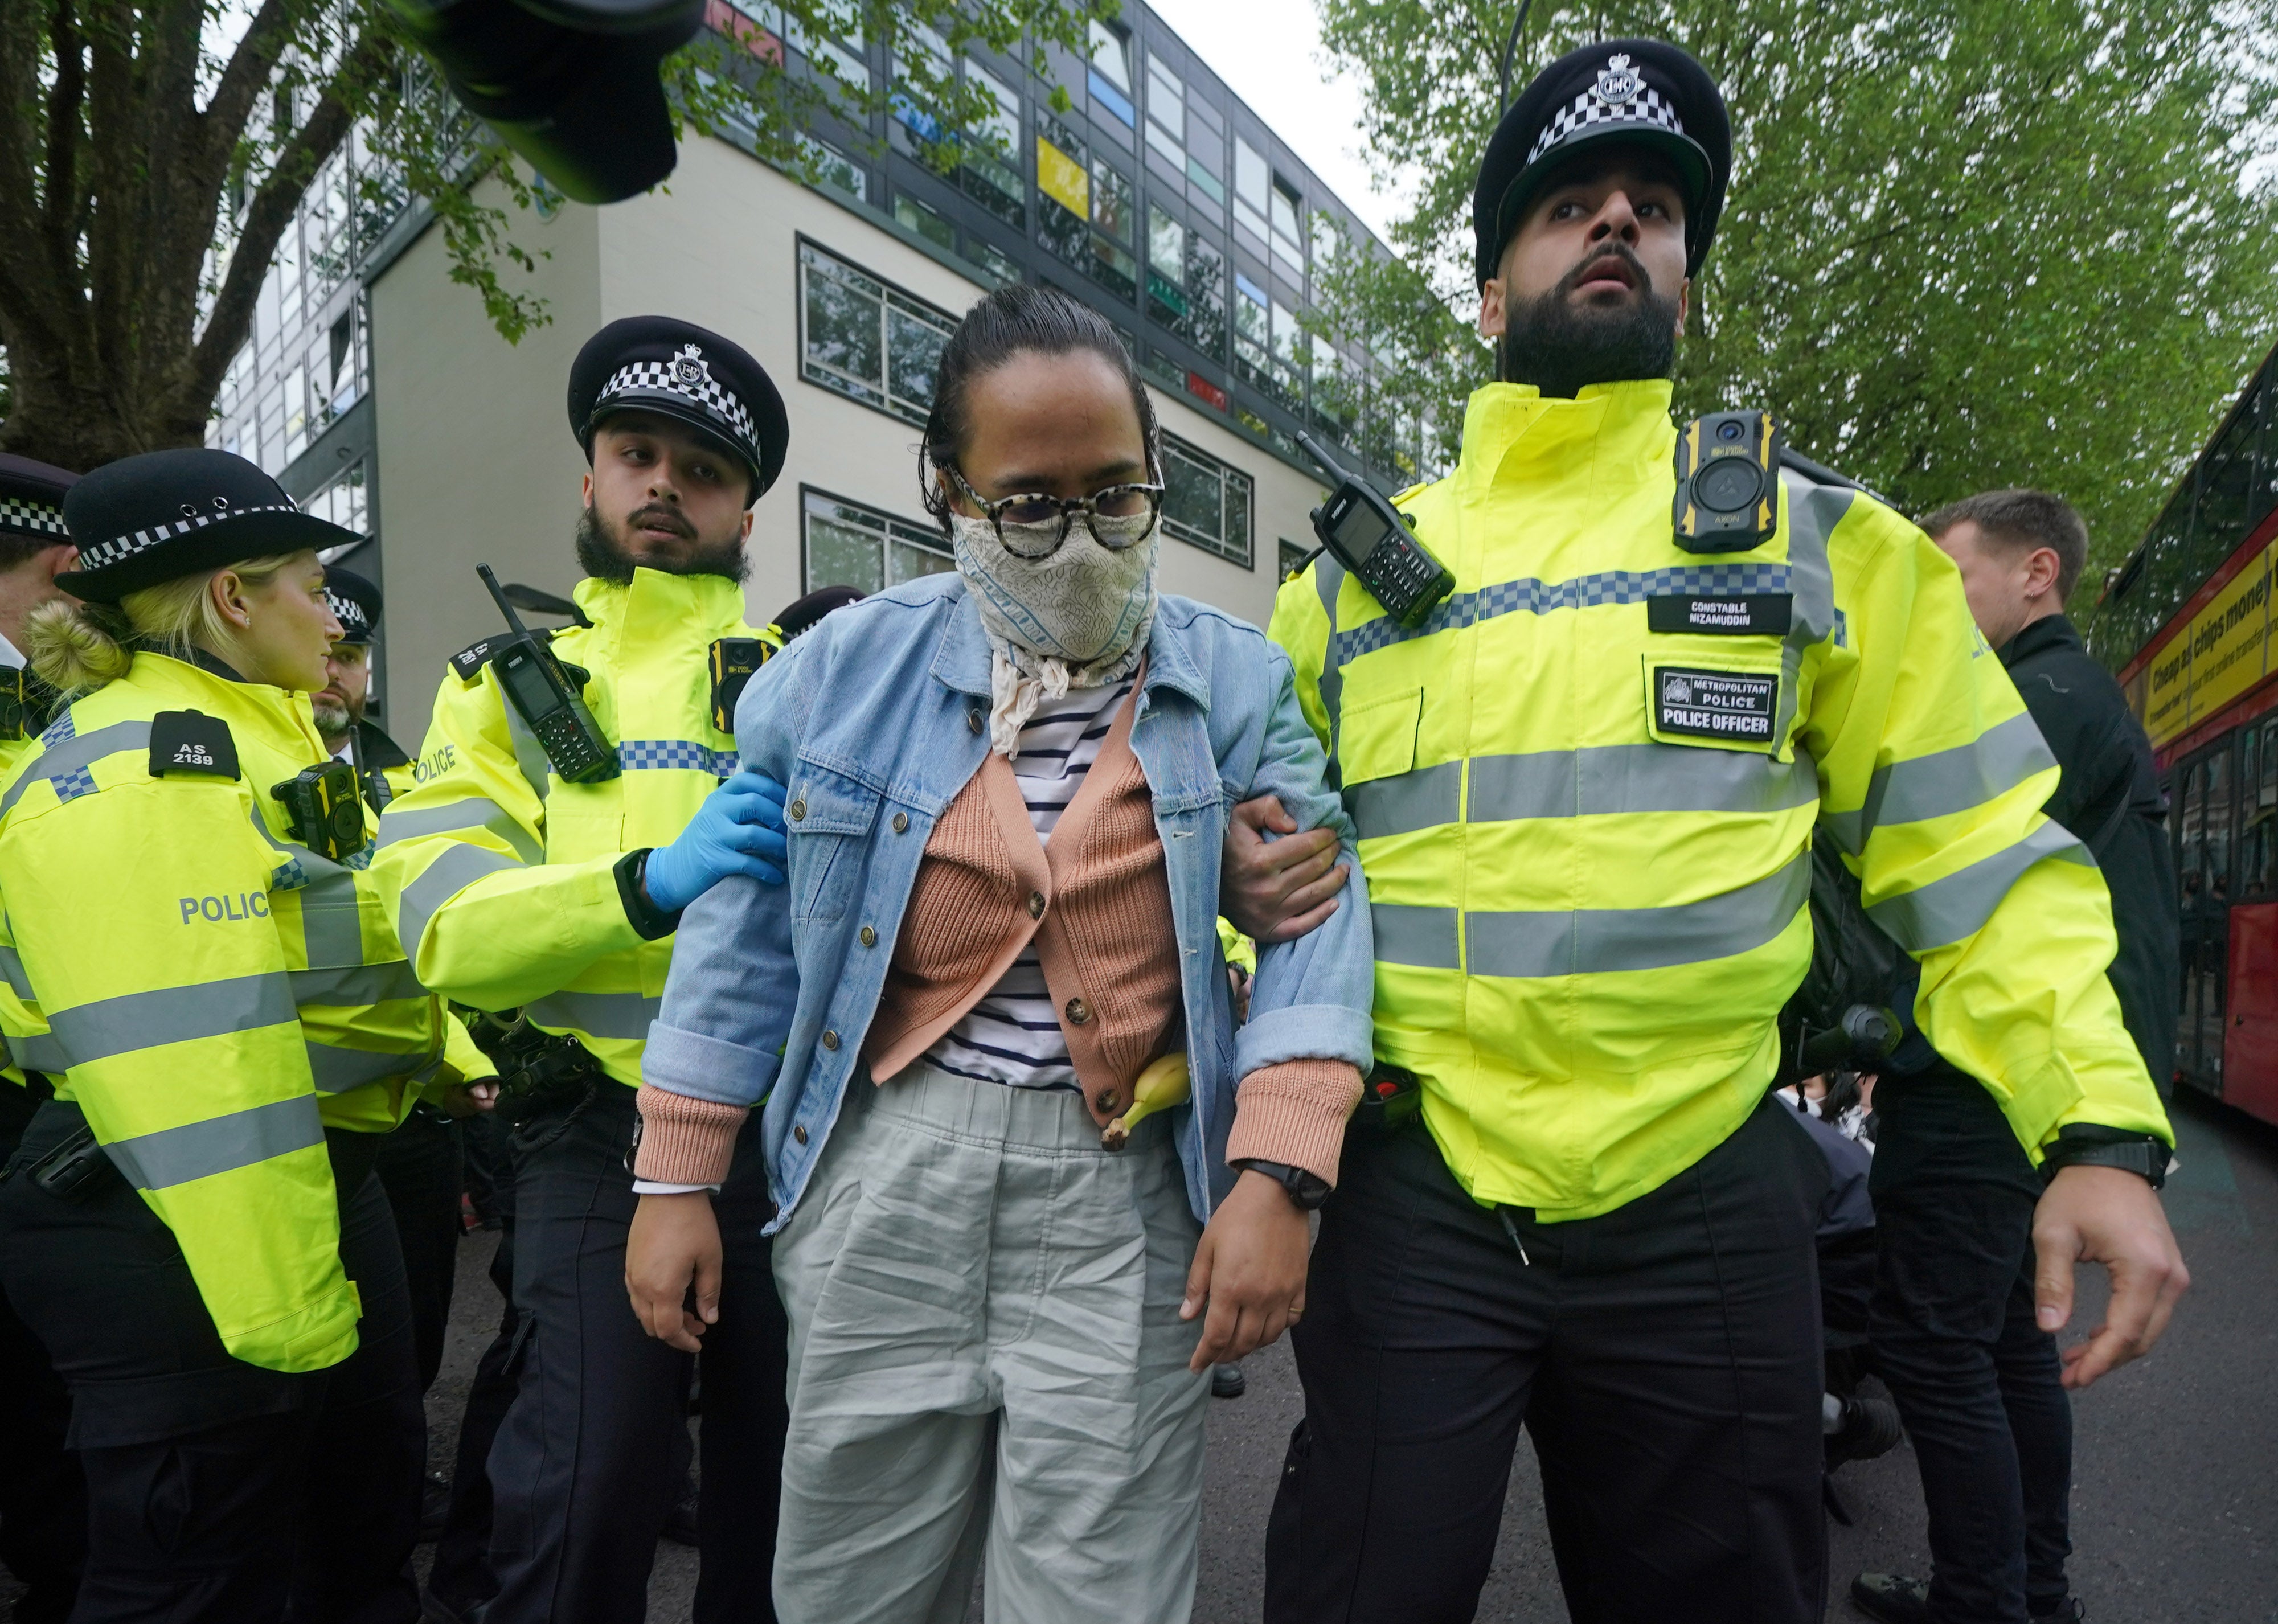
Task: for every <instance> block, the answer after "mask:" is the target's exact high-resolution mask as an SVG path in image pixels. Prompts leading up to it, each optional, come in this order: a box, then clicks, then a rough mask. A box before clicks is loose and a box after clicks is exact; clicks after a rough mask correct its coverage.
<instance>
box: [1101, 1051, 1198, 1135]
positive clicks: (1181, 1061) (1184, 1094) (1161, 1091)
mask: <svg viewBox="0 0 2278 1624" xmlns="http://www.w3.org/2000/svg"><path fill="white" fill-rule="evenodd" d="M1193 1097H1194V1079H1192V1078H1191V1077H1190V1076H1189V1074H1188V1071H1187V1056H1186V1054H1185V1052H1184V1051H1183V1050H1181V1051H1179V1052H1176V1053H1173V1054H1168V1055H1164V1056H1160V1057H1158V1058H1157V1059H1154V1060H1150V1061H1149V1062H1148V1063H1147V1069H1146V1070H1145V1071H1142V1072H1140V1073H1139V1080H1138V1081H1137V1082H1135V1083H1134V1084H1133V1085H1132V1086H1131V1105H1130V1109H1128V1110H1126V1111H1125V1112H1124V1113H1123V1115H1121V1116H1120V1117H1117V1118H1116V1119H1115V1120H1114V1121H1113V1122H1111V1123H1109V1124H1108V1125H1106V1126H1105V1128H1103V1129H1101V1130H1100V1133H1099V1147H1100V1148H1101V1149H1102V1150H1120V1149H1122V1148H1123V1147H1124V1146H1125V1145H1126V1144H1127V1143H1128V1142H1129V1141H1130V1139H1131V1130H1132V1129H1133V1128H1135V1127H1136V1126H1138V1125H1139V1123H1140V1121H1141V1120H1142V1119H1143V1118H1144V1117H1151V1116H1153V1115H1154V1114H1155V1113H1156V1112H1157V1111H1166V1110H1169V1109H1171V1107H1173V1105H1184V1104H1185V1103H1186V1102H1188V1101H1189V1100H1190V1099H1192V1098H1193Z"/></svg>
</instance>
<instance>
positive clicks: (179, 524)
mask: <svg viewBox="0 0 2278 1624" xmlns="http://www.w3.org/2000/svg"><path fill="white" fill-rule="evenodd" d="M300 511H301V510H300V509H299V508H298V507H294V505H293V504H292V503H290V502H269V503H264V505H263V506H261V507H223V508H218V509H216V510H215V511H213V512H211V513H202V514H195V515H191V516H190V517H189V518H187V519H177V520H175V521H174V522H172V523H171V524H159V525H154V526H152V527H151V528H150V529H149V530H137V531H135V532H134V534H133V535H132V536H114V537H112V538H111V539H110V540H109V541H100V542H97V543H96V545H93V546H91V547H81V548H80V550H79V567H80V568H81V569H108V568H110V567H111V565H113V564H120V563H124V562H126V560H128V559H130V558H133V557H134V555H135V554H136V553H147V552H149V550H150V549H151V548H152V547H155V546H157V545H158V544H159V543H161V542H165V541H172V540H173V539H175V538H177V537H180V536H187V535H188V534H189V533H190V532H191V531H192V530H203V529H205V527H206V526H207V525H209V524H218V523H220V522H222V521H223V520H224V519H241V518H243V517H244V516H245V515H247V514H249V513H298V512H300Z"/></svg>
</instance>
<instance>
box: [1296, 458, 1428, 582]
mask: <svg viewBox="0 0 2278 1624" xmlns="http://www.w3.org/2000/svg"><path fill="white" fill-rule="evenodd" d="M1297 443H1298V444H1299V445H1300V446H1303V447H1304V448H1305V452H1306V454H1307V455H1309V456H1311V458H1312V459H1313V461H1316V462H1318V463H1319V464H1320V465H1321V466H1322V467H1323V468H1325V469H1327V470H1328V472H1329V474H1330V476H1331V477H1333V478H1334V479H1335V480H1336V482H1337V488H1336V489H1335V490H1334V492H1331V493H1330V495H1329V499H1328V500H1327V501H1326V502H1324V503H1322V504H1321V505H1320V506H1319V507H1316V508H1314V509H1313V511H1312V515H1311V517H1312V521H1313V534H1314V535H1316V536H1319V538H1321V545H1323V546H1324V547H1326V548H1327V549H1328V550H1329V552H1330V553H1332V554H1334V556H1335V558H1336V560H1337V562H1338V563H1340V564H1342V565H1343V566H1344V567H1345V568H1346V569H1347V570H1349V571H1350V572H1351V574H1352V575H1353V576H1354V578H1356V579H1357V580H1358V581H1359V583H1361V584H1362V585H1363V586H1365V587H1366V588H1367V589H1368V591H1369V595H1370V596H1371V597H1372V598H1374V599H1376V601H1377V602H1379V603H1380V604H1382V605H1383V606H1384V612H1385V613H1386V614H1388V615H1390V616H1391V617H1392V619H1393V621H1394V623H1395V624H1396V625H1400V626H1406V627H1412V626H1415V625H1417V624H1418V623H1419V622H1420V621H1422V620H1423V619H1424V617H1425V616H1426V615H1427V614H1431V613H1432V606H1433V605H1434V604H1436V603H1438V602H1439V601H1440V600H1441V599H1443V598H1445V597H1446V596H1447V595H1448V594H1449V593H1450V592H1452V591H1455V590H1456V576H1455V572H1454V571H1452V570H1450V569H1449V568H1448V567H1447V566H1446V565H1445V564H1442V563H1441V561H1440V560H1438V559H1436V558H1434V557H1433V556H1432V553H1431V550H1430V549H1429V548H1427V547H1426V546H1425V545H1424V544H1423V543H1422V542H1420V541H1418V540H1417V539H1416V538H1415V537H1413V536H1411V535H1410V534H1409V533H1408V532H1409V527H1410V525H1412V524H1414V523H1415V521H1414V520H1412V519H1410V517H1409V516H1408V515H1406V514H1404V513H1403V512H1401V511H1400V509H1398V508H1397V507H1394V506H1393V505H1392V504H1391V502H1390V501H1388V500H1387V499H1386V498H1385V496H1384V494H1383V493H1382V492H1380V491H1378V490H1377V488H1376V487H1375V486H1374V485H1372V484H1369V483H1368V482H1367V481H1366V480H1365V479H1361V478H1359V477H1357V476H1355V475H1352V474H1348V473H1347V472H1345V470H1344V469H1342V468H1341V467H1339V466H1338V465H1337V461H1336V459H1335V458H1334V457H1332V456H1331V455H1329V454H1328V453H1327V452H1326V451H1324V450H1323V449H1322V448H1321V444H1320V442H1319V440H1316V439H1315V438H1313V437H1312V436H1311V435H1310V434H1300V435H1299V436H1298V437H1297Z"/></svg>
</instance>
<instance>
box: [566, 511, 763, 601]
mask: <svg viewBox="0 0 2278 1624" xmlns="http://www.w3.org/2000/svg"><path fill="white" fill-rule="evenodd" d="M653 512H654V513H663V514H665V515H666V516H667V517H669V519H671V520H672V521H673V522H674V523H675V524H676V525H677V526H678V528H679V529H680V530H681V532H682V533H683V534H684V535H688V536H693V535H694V534H695V531H694V530H693V528H692V527H691V526H690V525H689V523H688V522H687V521H686V520H685V519H683V518H681V516H680V515H678V514H676V513H670V512H669V510H665V509H651V508H647V507H642V508H638V509H636V510H635V511H634V512H632V513H631V514H628V515H626V521H625V522H626V523H627V524H630V523H631V522H632V521H633V520H635V519H640V518H645V517H647V516H649V515H651V514H652V513H653ZM577 562H578V564H579V566H580V567H581V568H584V570H585V573H586V574H587V575H589V576H592V577H593V578H594V579H595V580H596V581H607V582H608V583H611V584H612V585H615V586H631V584H632V579H633V571H634V570H635V569H637V568H638V569H655V570H661V571H662V572H663V573H664V574H666V575H671V576H727V577H728V579H729V580H730V581H733V582H736V583H738V584H741V583H742V582H743V580H744V577H745V576H747V575H749V574H750V573H751V569H752V565H751V560H749V559H747V558H745V556H744V538H743V537H742V536H741V535H740V534H739V535H734V536H730V537H729V538H727V539H726V540H724V541H722V542H720V543H719V544H717V545H713V546H699V548H698V549H697V550H696V552H695V553H692V554H691V555H690V556H689V557H687V558H685V559H682V560H676V561H674V562H670V563H665V562H658V561H654V560H648V559H645V558H635V557H634V556H633V553H632V550H631V548H630V547H628V546H626V545H625V543H624V535H623V529H622V528H621V527H619V526H615V525H612V524H610V523H609V522H608V521H606V520H605V519H603V518H602V517H601V515H600V514H599V513H597V512H595V511H594V509H593V505H592V503H591V502H588V503H587V504H586V505H585V510H584V511H583V512H581V513H580V514H578V515H577Z"/></svg>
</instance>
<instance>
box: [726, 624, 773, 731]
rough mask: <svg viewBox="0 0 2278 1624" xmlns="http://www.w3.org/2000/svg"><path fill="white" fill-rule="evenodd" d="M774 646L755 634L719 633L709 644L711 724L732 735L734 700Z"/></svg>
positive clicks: (740, 695)
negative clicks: (722, 635)
mask: <svg viewBox="0 0 2278 1624" xmlns="http://www.w3.org/2000/svg"><path fill="white" fill-rule="evenodd" d="M774 652H775V649H774V647H773V646H772V645H771V644H766V643H762V642H761V641H760V639H759V638H757V637H721V638H719V639H717V640H715V642H714V643H713V644H712V725H713V726H714V727H715V728H718V729H719V730H720V731H721V732H722V733H725V734H728V735H730V736H734V734H735V731H736V701H737V700H738V699H740V698H743V697H744V689H745V685H746V684H748V683H749V682H751V680H752V677H753V674H754V673H756V672H757V671H758V670H759V668H760V667H761V666H764V665H766V664H767V663H768V656H770V655H771V654H773V653H774Z"/></svg>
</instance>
